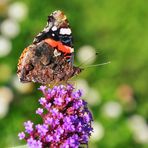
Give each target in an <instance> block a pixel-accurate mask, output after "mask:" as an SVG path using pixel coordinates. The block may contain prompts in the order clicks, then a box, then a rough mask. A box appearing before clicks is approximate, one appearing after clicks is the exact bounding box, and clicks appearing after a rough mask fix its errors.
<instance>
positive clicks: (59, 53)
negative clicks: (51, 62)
mask: <svg viewBox="0 0 148 148" xmlns="http://www.w3.org/2000/svg"><path fill="white" fill-rule="evenodd" d="M60 55H61V52H58V50H57V49H55V50H54V56H55V57H57V56H60Z"/></svg>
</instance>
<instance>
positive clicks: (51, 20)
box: [47, 10, 67, 27]
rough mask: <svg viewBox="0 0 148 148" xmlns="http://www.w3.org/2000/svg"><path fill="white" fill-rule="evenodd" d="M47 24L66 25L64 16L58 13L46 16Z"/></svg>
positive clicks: (58, 11) (60, 12)
mask: <svg viewBox="0 0 148 148" xmlns="http://www.w3.org/2000/svg"><path fill="white" fill-rule="evenodd" d="M47 24H48V25H51V26H57V27H59V26H62V25H63V26H64V25H65V24H67V17H66V15H65V14H64V13H63V12H62V11H60V10H57V11H54V12H53V13H52V14H51V15H49V16H48V20H47Z"/></svg>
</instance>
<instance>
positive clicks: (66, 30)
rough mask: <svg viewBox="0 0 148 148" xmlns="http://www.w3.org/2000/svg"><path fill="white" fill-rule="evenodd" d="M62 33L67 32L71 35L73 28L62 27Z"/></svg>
mask: <svg viewBox="0 0 148 148" xmlns="http://www.w3.org/2000/svg"><path fill="white" fill-rule="evenodd" d="M60 34H63V35H64V34H67V35H70V34H71V29H70V28H61V29H60Z"/></svg>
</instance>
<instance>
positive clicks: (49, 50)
mask: <svg viewBox="0 0 148 148" xmlns="http://www.w3.org/2000/svg"><path fill="white" fill-rule="evenodd" d="M73 58H74V48H73V38H72V33H71V29H70V27H69V23H68V20H67V18H66V16H65V15H64V13H63V12H61V11H59V10H58V11H55V12H53V13H52V14H51V15H50V16H48V21H47V25H46V27H45V28H44V29H43V31H41V32H40V33H39V34H38V35H37V36H36V37H35V39H34V41H33V44H32V45H30V46H28V47H27V48H25V49H24V51H23V53H22V54H21V56H20V59H19V62H18V70H17V74H18V77H19V79H20V81H21V82H32V81H33V82H38V83H41V84H51V83H59V82H61V81H67V80H68V79H70V78H71V77H73V76H74V75H77V74H79V73H80V72H81V71H82V69H81V68H79V67H75V66H74V65H73Z"/></svg>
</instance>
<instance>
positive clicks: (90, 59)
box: [78, 52, 98, 67]
mask: <svg viewBox="0 0 148 148" xmlns="http://www.w3.org/2000/svg"><path fill="white" fill-rule="evenodd" d="M97 55H98V52H96V53H95V56H97ZM93 56H94V55H93ZM93 56H91V57H89V58H87V59H86V60H85V61H84V62H82V63H81V64H80V65H78V67H81V66H82V65H84V64H86V63H87V62H88V61H89V60H91V59H92V57H93Z"/></svg>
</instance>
